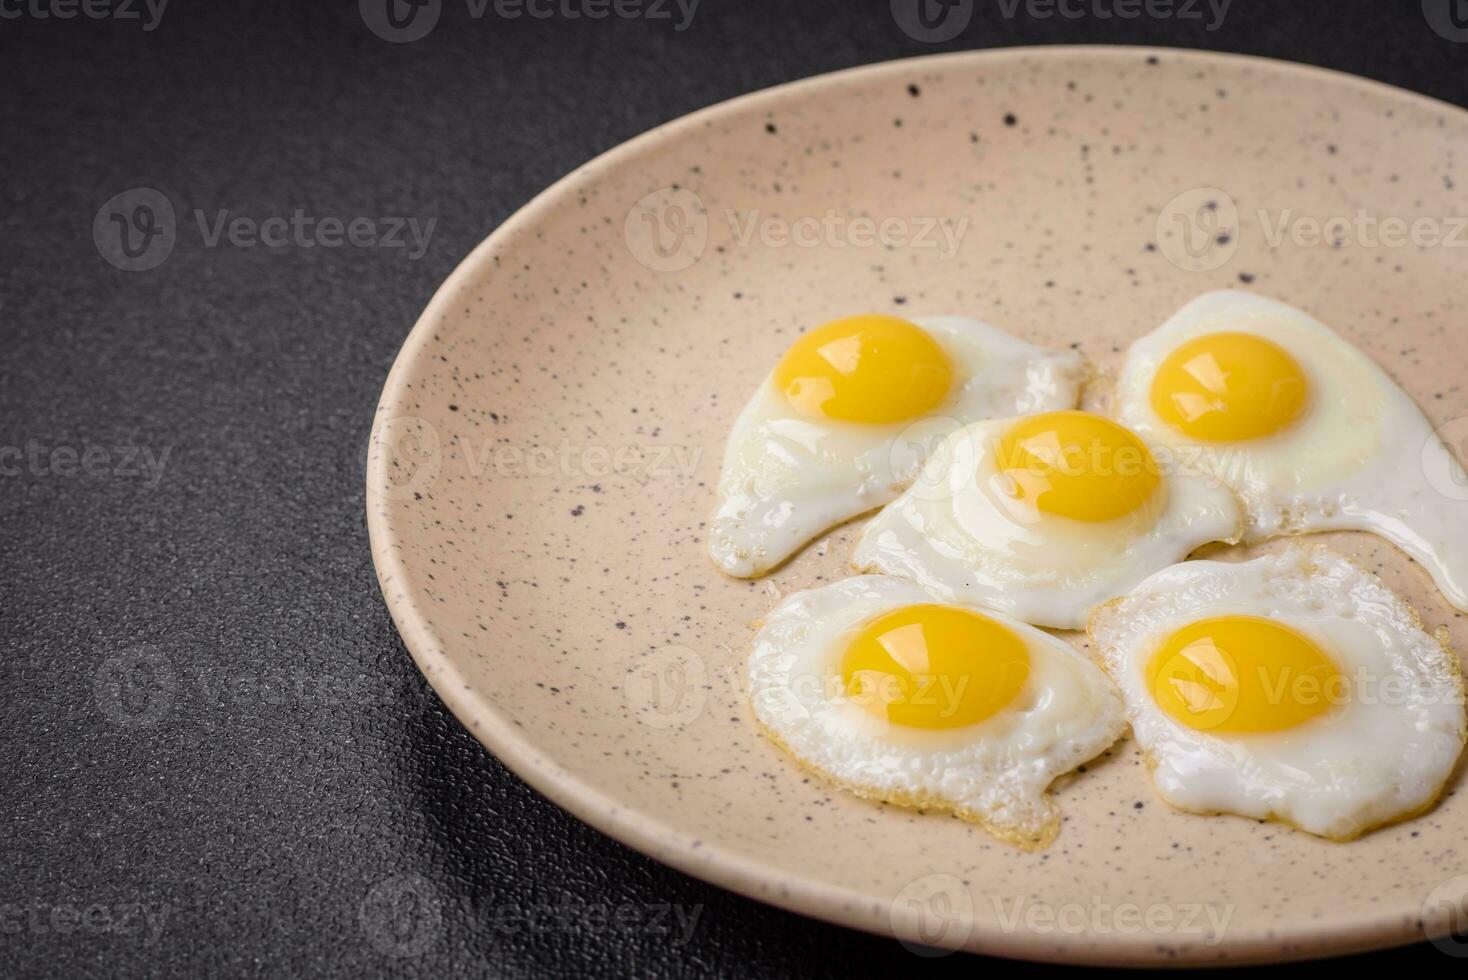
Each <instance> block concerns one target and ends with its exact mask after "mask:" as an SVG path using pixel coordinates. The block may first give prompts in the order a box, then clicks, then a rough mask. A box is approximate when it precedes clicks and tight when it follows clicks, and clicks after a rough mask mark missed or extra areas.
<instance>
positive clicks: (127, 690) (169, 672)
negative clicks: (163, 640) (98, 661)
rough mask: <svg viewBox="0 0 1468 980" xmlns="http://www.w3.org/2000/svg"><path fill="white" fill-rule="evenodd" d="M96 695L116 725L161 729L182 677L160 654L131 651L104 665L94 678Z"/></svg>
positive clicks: (109, 718) (98, 702)
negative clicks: (179, 678) (159, 726)
mask: <svg viewBox="0 0 1468 980" xmlns="http://www.w3.org/2000/svg"><path fill="white" fill-rule="evenodd" d="M92 694H93V696H94V697H95V698H96V699H97V707H98V708H100V709H101V711H102V714H103V715H105V716H106V717H107V719H108V720H109V721H111V722H113V723H114V724H116V725H118V726H120V727H122V728H128V729H144V728H157V727H158V723H159V722H161V721H162V720H163V718H164V716H165V715H167V714H168V709H169V708H170V707H172V705H173V702H174V699H175V698H176V697H177V696H178V675H177V674H176V673H174V670H173V665H172V664H171V663H169V661H168V658H167V657H166V656H164V655H163V654H162V653H160V652H158V651H157V650H130V651H128V652H126V653H122V654H119V655H118V656H115V657H109V658H107V659H106V660H104V661H103V662H102V665H101V666H100V667H99V668H98V669H97V673H96V674H95V675H93V677H92Z"/></svg>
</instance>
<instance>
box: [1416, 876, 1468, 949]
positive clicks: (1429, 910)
mask: <svg viewBox="0 0 1468 980" xmlns="http://www.w3.org/2000/svg"><path fill="white" fill-rule="evenodd" d="M1421 922H1422V931H1423V933H1424V934H1426V936H1427V939H1428V941H1429V942H1431V943H1432V945H1433V946H1435V947H1436V948H1437V949H1439V950H1441V951H1442V952H1444V953H1447V954H1448V955H1449V956H1451V957H1454V958H1455V959H1462V958H1463V957H1465V956H1468V874H1461V875H1454V876H1453V877H1451V878H1448V879H1446V880H1445V881H1442V882H1439V883H1438V884H1437V886H1436V887H1434V888H1433V889H1432V891H1430V892H1428V893H1427V897H1426V898H1424V899H1423V900H1422V912H1421Z"/></svg>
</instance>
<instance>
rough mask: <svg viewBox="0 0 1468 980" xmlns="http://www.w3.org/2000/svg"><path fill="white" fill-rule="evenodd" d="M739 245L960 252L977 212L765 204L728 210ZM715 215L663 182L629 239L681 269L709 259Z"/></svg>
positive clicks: (633, 217) (640, 208) (630, 218)
mask: <svg viewBox="0 0 1468 980" xmlns="http://www.w3.org/2000/svg"><path fill="white" fill-rule="evenodd" d="M722 216H723V219H724V222H725V223H726V224H727V226H728V232H729V234H728V238H729V242H730V245H731V246H732V247H734V248H750V247H752V246H754V245H756V244H758V245H760V246H763V247H764V248H823V249H846V248H855V249H889V250H893V249H906V250H912V251H931V252H936V253H937V255H938V257H939V258H940V259H950V258H952V257H953V256H954V255H955V254H957V252H958V249H959V246H960V245H961V244H962V242H963V239H964V236H965V235H967V234H968V230H969V223H970V222H969V218H967V217H952V216H942V215H881V216H874V215H863V214H843V213H841V212H839V211H836V210H835V209H832V208H828V209H826V210H825V211H824V212H822V213H820V214H770V213H768V212H765V211H763V210H761V209H760V208H748V209H739V208H726V209H724V211H723V212H722ZM709 232H710V217H709V211H708V208H707V207H706V206H705V205H704V202H703V200H702V199H701V198H700V197H699V196H698V195H697V194H695V193H694V192H693V191H691V190H689V189H688V188H686V187H676V186H670V187H662V188H659V189H658V190H655V191H653V192H652V193H650V194H647V195H644V196H643V197H642V198H640V199H639V200H638V201H637V202H636V203H635V204H633V205H632V208H631V209H630V210H629V211H628V212H627V217H626V219H625V221H624V222H623V225H622V233H623V237H624V238H625V239H626V242H627V248H628V250H629V251H631V253H632V256H633V258H635V259H636V260H637V261H638V262H640V263H642V264H643V265H645V266H646V267H647V268H649V269H652V270H653V271H655V272H679V271H682V270H683V269H686V268H688V267H689V266H691V265H693V264H694V263H695V262H697V261H698V260H699V259H700V258H702V257H703V254H704V251H705V250H706V249H707V248H708V243H709Z"/></svg>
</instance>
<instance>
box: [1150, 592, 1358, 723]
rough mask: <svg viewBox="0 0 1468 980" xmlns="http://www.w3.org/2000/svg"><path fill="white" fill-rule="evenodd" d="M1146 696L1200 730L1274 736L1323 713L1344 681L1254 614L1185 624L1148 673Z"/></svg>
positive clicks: (1294, 638) (1315, 652) (1288, 632)
mask: <svg viewBox="0 0 1468 980" xmlns="http://www.w3.org/2000/svg"><path fill="white" fill-rule="evenodd" d="M1148 677H1149V680H1150V682H1151V688H1152V697H1153V698H1154V699H1155V700H1156V701H1157V704H1158V705H1159V706H1161V708H1162V710H1163V711H1165V712H1167V713H1168V714H1169V715H1171V716H1172V718H1173V719H1174V720H1175V721H1178V722H1180V723H1181V724H1183V725H1186V726H1187V727H1189V728H1194V729H1197V730H1199V731H1210V732H1222V733H1237V734H1243V733H1248V732H1277V731H1281V730H1283V729H1286V728H1293V727H1295V726H1296V725H1300V724H1303V723H1305V722H1307V721H1309V720H1310V719H1311V718H1314V717H1315V716H1316V715H1319V714H1323V713H1324V712H1326V711H1328V710H1329V709H1330V708H1331V707H1332V706H1333V705H1334V704H1337V703H1339V702H1340V701H1341V700H1342V699H1343V696H1344V688H1343V684H1344V679H1343V677H1342V675H1341V673H1340V670H1339V669H1338V668H1337V667H1336V665H1335V663H1334V662H1333V661H1332V660H1331V659H1330V657H1329V656H1327V655H1326V653H1325V651H1324V650H1322V649H1321V648H1320V647H1319V646H1318V645H1317V644H1316V643H1315V642H1314V641H1312V640H1311V639H1310V638H1309V637H1306V636H1304V635H1303V634H1301V633H1300V632H1299V631H1297V630H1294V629H1291V628H1290V627H1288V626H1285V625H1283V624H1282V623H1277V622H1275V621H1273V620H1270V619H1263V618H1261V617H1258V616H1219V617H1216V618H1212V619H1203V620H1199V621H1198V622H1196V623H1189V624H1188V625H1187V626H1184V627H1183V628H1182V629H1180V630H1178V631H1177V632H1176V633H1173V634H1172V635H1171V636H1170V637H1168V638H1167V642H1166V643H1165V644H1163V646H1162V649H1161V650H1160V651H1158V652H1157V654H1156V655H1155V656H1154V657H1153V658H1152V662H1151V664H1150V666H1149V668H1148Z"/></svg>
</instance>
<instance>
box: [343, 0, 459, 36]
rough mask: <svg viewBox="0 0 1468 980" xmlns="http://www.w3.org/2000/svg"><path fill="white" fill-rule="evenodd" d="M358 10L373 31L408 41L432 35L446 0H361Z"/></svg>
mask: <svg viewBox="0 0 1468 980" xmlns="http://www.w3.org/2000/svg"><path fill="white" fill-rule="evenodd" d="M357 10H358V11H359V12H360V13H361V14H362V23H364V24H366V25H367V29H368V30H369V31H371V32H372V33H373V34H376V35H377V36H378V37H380V38H382V39H383V40H384V41H391V42H392V43H393V44H406V43H408V42H409V41H418V40H421V39H423V38H425V37H427V36H428V32H429V31H431V30H433V28H434V26H435V25H437V24H438V17H439V14H441V13H443V0H357Z"/></svg>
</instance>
